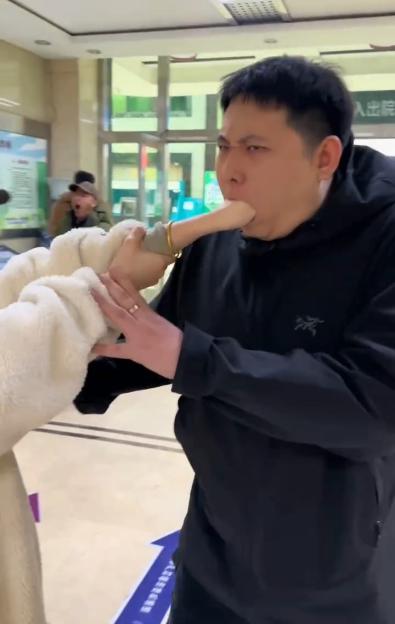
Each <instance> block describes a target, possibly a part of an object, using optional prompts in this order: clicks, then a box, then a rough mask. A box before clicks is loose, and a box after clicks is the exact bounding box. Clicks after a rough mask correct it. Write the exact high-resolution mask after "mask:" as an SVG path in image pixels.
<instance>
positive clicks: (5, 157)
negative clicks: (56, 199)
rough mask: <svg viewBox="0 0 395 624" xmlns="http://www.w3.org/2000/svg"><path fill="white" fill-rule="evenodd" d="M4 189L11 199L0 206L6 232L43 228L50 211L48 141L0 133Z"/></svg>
mask: <svg viewBox="0 0 395 624" xmlns="http://www.w3.org/2000/svg"><path fill="white" fill-rule="evenodd" d="M0 188H3V189H5V190H6V191H8V192H9V193H10V195H11V200H10V201H9V202H8V203H7V204H5V205H3V206H1V207H0V228H1V229H2V230H24V229H29V230H30V229H39V228H42V227H43V226H44V225H45V221H46V217H47V211H48V192H47V142H46V141H45V140H44V139H38V138H35V137H30V136H26V135H22V134H15V133H12V132H4V131H1V130H0Z"/></svg>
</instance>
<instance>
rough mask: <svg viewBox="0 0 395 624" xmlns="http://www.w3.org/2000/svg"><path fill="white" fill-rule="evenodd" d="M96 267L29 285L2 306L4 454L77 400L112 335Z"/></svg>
mask: <svg viewBox="0 0 395 624" xmlns="http://www.w3.org/2000/svg"><path fill="white" fill-rule="evenodd" d="M91 287H95V288H96V289H101V290H102V292H103V293H105V289H104V288H103V286H102V284H101V283H100V280H99V279H98V278H97V277H96V275H95V274H94V273H93V271H91V270H90V269H81V270H80V271H77V272H76V273H75V274H74V275H72V276H70V277H68V278H64V277H47V278H42V279H40V280H37V281H35V282H32V283H31V284H29V285H28V286H26V287H25V288H24V289H23V290H22V292H21V294H20V296H19V299H18V301H17V302H15V303H12V304H11V305H9V306H7V307H5V308H3V309H1V310H0V455H2V454H3V453H5V452H7V451H8V450H9V449H10V448H11V447H13V446H14V444H15V443H16V442H17V441H18V440H19V439H20V438H21V437H22V436H23V435H25V434H26V433H27V432H28V431H30V430H31V429H34V428H35V427H38V426H40V425H42V424H44V423H46V422H48V421H49V420H50V419H51V418H53V417H54V416H56V414H58V413H59V412H60V411H61V410H63V409H64V408H66V407H67V406H68V405H70V404H72V401H73V398H74V397H75V395H76V394H77V393H78V392H79V390H80V389H81V387H82V383H83V379H84V377H85V375H86V371H87V367H88V362H89V359H90V353H91V350H92V347H93V345H94V344H95V343H96V342H98V341H100V340H102V339H103V337H106V338H107V337H108V328H107V326H106V323H105V321H104V319H103V316H102V314H101V312H100V310H99V308H98V306H97V305H96V303H95V302H94V300H93V299H92V297H91V295H90V292H89V291H90V288H91Z"/></svg>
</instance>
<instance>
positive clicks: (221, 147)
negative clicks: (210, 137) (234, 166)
mask: <svg viewBox="0 0 395 624" xmlns="http://www.w3.org/2000/svg"><path fill="white" fill-rule="evenodd" d="M217 147H218V149H219V151H220V152H225V151H226V150H227V149H228V148H229V145H218V146H217Z"/></svg>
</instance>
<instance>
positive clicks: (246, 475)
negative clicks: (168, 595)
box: [76, 57, 395, 624]
mask: <svg viewBox="0 0 395 624" xmlns="http://www.w3.org/2000/svg"><path fill="white" fill-rule="evenodd" d="M221 102H222V107H223V109H224V124H223V130H222V132H221V135H220V137H219V156H218V163H217V174H218V179H219V183H220V186H221V189H222V192H223V194H224V196H225V197H226V198H227V199H234V200H237V199H240V200H244V201H246V202H248V203H250V204H251V205H252V206H253V207H254V208H255V210H256V217H255V219H254V220H253V221H252V222H251V223H250V224H249V225H248V226H247V227H246V228H245V229H244V230H243V231H242V232H238V231H237V232H227V233H220V234H217V235H211V236H207V237H204V238H203V239H200V240H199V241H197V242H196V243H195V244H193V245H192V246H191V247H190V248H188V249H187V250H186V252H185V253H184V255H183V257H182V258H181V260H179V261H177V263H176V266H175V268H174V270H173V273H172V275H171V277H170V279H169V281H168V282H167V285H166V287H165V288H164V290H163V292H162V294H161V295H160V297H159V299H158V301H157V302H156V304H155V306H154V309H150V308H149V307H148V306H147V305H146V304H145V303H144V301H143V300H142V299H141V298H140V296H139V294H138V293H137V292H135V291H134V289H133V287H131V286H130V285H128V284H127V283H122V280H121V283H116V282H114V281H111V280H106V284H107V286H108V290H109V292H110V294H111V295H112V297H113V299H114V300H115V302H116V304H114V305H112V304H108V303H106V302H105V301H103V299H102V298H100V297H97V301H98V303H99V305H101V307H102V309H103V310H104V312H105V313H106V314H107V315H108V316H109V317H110V318H111V319H112V320H113V321H114V322H117V323H118V325H119V327H120V328H121V330H122V332H123V334H124V335H125V343H124V344H120V345H115V346H99V347H98V348H97V350H96V351H97V353H98V354H100V355H103V356H111V357H104V358H102V359H99V360H97V361H95V362H93V363H92V364H91V366H90V371H89V374H88V378H87V380H86V385H85V387H84V389H83V391H82V393H81V395H80V396H79V397H78V399H77V401H76V403H77V406H78V407H79V409H80V410H81V411H105V409H106V408H107V406H108V405H109V403H110V402H111V401H112V400H113V398H115V397H116V396H117V395H118V394H119V393H121V392H127V391H131V390H135V389H141V388H148V387H152V386H155V385H159V384H164V383H169V382H170V380H171V383H172V384H173V386H172V387H173V390H174V392H177V393H179V394H181V399H180V402H179V410H178V414H177V417H176V422H175V431H176V436H177V438H178V440H179V441H180V443H181V444H182V446H183V448H184V450H185V453H186V455H187V457H188V460H189V461H190V463H191V465H192V467H193V469H194V472H195V479H194V483H193V487H192V492H191V497H190V503H189V509H188V513H187V516H186V519H185V523H184V526H183V530H182V535H181V543H180V549H179V552H178V556H177V581H176V590H175V595H174V601H173V606H172V614H171V622H172V624H394V622H395V578H394V569H395V565H394V564H392V563H391V562H392V561H395V530H394V528H393V525H394V522H395V511H394V510H393V509H392V508H393V504H392V503H393V498H394V492H395V170H394V168H393V165H392V164H391V161H390V160H389V159H387V158H386V157H384V156H382V155H381V154H379V153H377V152H375V151H373V150H370V149H368V148H361V147H357V148H354V147H353V140H352V135H351V123H352V114H353V106H352V101H351V97H350V94H349V93H348V91H347V89H346V88H345V86H344V85H343V83H342V81H341V80H340V79H339V78H338V76H337V75H336V74H335V73H334V72H333V71H332V70H330V69H328V68H325V67H323V66H320V65H317V64H313V63H311V62H309V61H306V60H304V59H300V58H292V57H290V58H289V57H281V58H270V59H267V60H264V61H262V62H259V63H257V64H255V65H253V66H250V67H247V68H245V69H242V70H240V71H239V72H237V73H235V74H233V75H231V76H230V77H228V78H227V79H226V81H225V83H224V85H223V89H222V94H221ZM133 261H138V256H136V257H135V258H134V260H133ZM114 358H129V360H128V359H125V360H124V361H121V360H118V359H114ZM130 360H134V361H133V362H132V361H130Z"/></svg>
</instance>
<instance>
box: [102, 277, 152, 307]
mask: <svg viewBox="0 0 395 624" xmlns="http://www.w3.org/2000/svg"><path fill="white" fill-rule="evenodd" d="M100 280H101V281H102V283H103V284H104V286H105V287H106V288H107V290H108V292H109V293H110V295H111V297H112V298H113V299H114V301H116V303H118V305H120V306H122V307H123V308H126V309H127V310H128V309H129V308H132V307H133V305H134V304H135V303H137V304H138V305H139V306H140V308H143V307H145V308H147V307H148V305H147V302H146V301H145V299H144V297H142V296H141V295H140V293H139V291H138V290H136V288H135V287H134V286H133V284H132V283H131V281H130V280H128V279H116V277H115V276H114V277H113V276H112V275H111V276H109V275H108V274H103V275H101V276H100Z"/></svg>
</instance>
